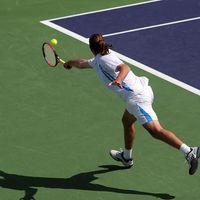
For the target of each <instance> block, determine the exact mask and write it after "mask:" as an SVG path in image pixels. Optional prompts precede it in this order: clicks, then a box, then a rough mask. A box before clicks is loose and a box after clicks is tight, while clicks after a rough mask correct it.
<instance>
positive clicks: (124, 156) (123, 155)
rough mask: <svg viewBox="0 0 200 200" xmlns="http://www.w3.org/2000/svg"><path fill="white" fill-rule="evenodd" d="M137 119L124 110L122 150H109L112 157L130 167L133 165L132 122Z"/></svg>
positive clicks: (133, 129)
mask: <svg viewBox="0 0 200 200" xmlns="http://www.w3.org/2000/svg"><path fill="white" fill-rule="evenodd" d="M136 120H137V119H136V118H135V117H134V116H133V115H132V114H130V113H129V112H128V111H127V110H125V111H124V114H123V117H122V124H123V128H124V146H125V148H124V150H121V151H117V150H111V151H110V155H111V157H112V158H113V159H115V160H117V161H121V162H122V163H123V164H124V165H125V166H127V167H131V166H132V165H133V159H132V146H133V142H134V138H135V127H134V123H135V121H136Z"/></svg>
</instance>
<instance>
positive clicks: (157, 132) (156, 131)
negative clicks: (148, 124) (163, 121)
mask: <svg viewBox="0 0 200 200" xmlns="http://www.w3.org/2000/svg"><path fill="white" fill-rule="evenodd" d="M162 130H163V129H162V127H154V128H151V129H148V132H149V133H150V135H151V136H152V137H153V138H155V139H160V138H161V137H162V134H163V131H162Z"/></svg>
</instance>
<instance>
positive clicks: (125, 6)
mask: <svg viewBox="0 0 200 200" xmlns="http://www.w3.org/2000/svg"><path fill="white" fill-rule="evenodd" d="M161 1H163V0H150V1H143V2H138V3H132V4H127V5H123V6H115V7H111V8H105V9H100V10H93V11H89V12H83V13H78V14H73V15H68V16H63V17H57V18H52V19H46V20H43V21H41V23H42V22H45V21H52V20H59V19H68V18H72V17H79V16H82V15H89V14H94V13H100V12H105V11H110V10H117V9H121V8H128V7H131V6H139V5H144V4H150V3H156V2H161Z"/></svg>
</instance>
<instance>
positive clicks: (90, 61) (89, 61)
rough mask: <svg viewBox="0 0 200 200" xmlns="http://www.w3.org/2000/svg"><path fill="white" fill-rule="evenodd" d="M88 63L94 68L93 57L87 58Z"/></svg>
mask: <svg viewBox="0 0 200 200" xmlns="http://www.w3.org/2000/svg"><path fill="white" fill-rule="evenodd" d="M88 64H89V65H90V66H91V67H92V68H94V67H95V59H94V58H92V59H89V60H88Z"/></svg>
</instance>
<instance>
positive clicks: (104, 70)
mask: <svg viewBox="0 0 200 200" xmlns="http://www.w3.org/2000/svg"><path fill="white" fill-rule="evenodd" d="M89 46H90V50H91V51H92V53H93V54H94V56H95V57H94V58H93V59H90V60H86V59H78V60H69V61H67V62H66V63H65V64H64V67H65V68H66V69H69V66H71V67H76V68H79V69H84V68H94V69H95V70H96V72H97V75H98V76H99V78H100V79H101V80H102V81H103V83H104V84H105V85H106V86H107V87H108V88H109V89H111V90H113V91H114V92H115V93H117V95H119V96H120V97H121V98H122V99H123V100H124V101H125V103H126V109H125V111H124V114H123V117H122V123H123V128H124V141H125V148H124V150H122V151H117V150H111V151H110V155H111V157H112V158H113V159H115V160H117V161H121V162H122V163H123V165H124V166H126V167H131V166H132V165H133V159H132V146H133V142H134V138H135V128H134V123H135V122H136V121H137V120H138V121H139V123H140V124H141V125H142V126H143V127H144V128H145V129H146V130H147V131H148V132H149V133H150V134H151V135H152V136H153V137H154V138H155V139H159V140H161V141H163V142H165V143H167V144H169V145H170V146H172V147H174V148H176V149H178V150H180V151H181V152H182V153H183V154H184V156H185V158H186V160H187V162H188V164H189V174H190V175H192V174H194V173H195V172H196V170H197V167H198V158H199V157H200V148H199V147H189V146H187V145H186V144H185V143H184V142H182V141H181V140H180V139H179V138H178V137H177V136H176V135H175V134H174V133H172V132H171V131H169V130H166V129H164V128H163V127H162V126H161V125H160V123H159V121H158V118H157V115H156V113H155V112H154V110H153V108H152V103H153V98H154V97H153V91H152V89H151V87H150V86H149V84H148V83H149V80H148V79H147V78H146V77H138V76H136V75H135V74H134V73H133V72H132V71H131V70H130V68H129V67H128V66H127V65H126V64H124V63H123V62H122V61H121V60H120V59H119V58H118V57H116V55H115V54H114V53H113V52H112V51H111V50H110V49H111V48H112V45H109V44H107V43H106V42H105V40H104V38H103V36H102V35H101V34H93V35H92V36H91V37H90V39H89Z"/></svg>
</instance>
